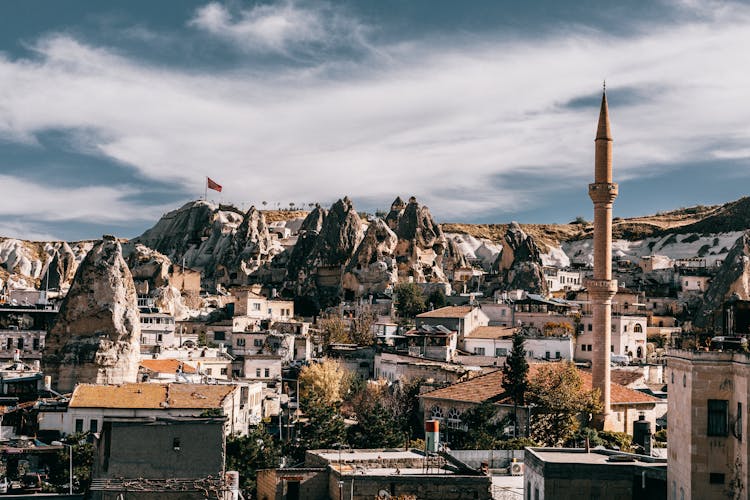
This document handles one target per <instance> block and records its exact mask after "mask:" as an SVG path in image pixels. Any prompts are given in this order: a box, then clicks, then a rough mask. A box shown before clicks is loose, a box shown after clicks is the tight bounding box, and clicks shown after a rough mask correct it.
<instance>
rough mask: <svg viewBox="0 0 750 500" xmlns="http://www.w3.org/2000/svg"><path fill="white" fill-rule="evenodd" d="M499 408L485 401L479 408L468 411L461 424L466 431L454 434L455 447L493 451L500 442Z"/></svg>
mask: <svg viewBox="0 0 750 500" xmlns="http://www.w3.org/2000/svg"><path fill="white" fill-rule="evenodd" d="M496 416H497V407H496V406H495V403H493V402H492V401H483V402H482V403H481V404H479V405H478V406H475V407H473V408H470V409H469V410H466V411H465V412H464V414H463V415H462V417H461V422H462V423H463V424H465V425H466V431H463V432H454V433H453V436H454V438H453V443H451V444H452V445H453V446H454V447H460V448H462V449H473V450H489V449H493V448H494V447H495V445H496V444H497V442H498V441H500V426H499V425H498V423H497V422H496V418H495V417H496Z"/></svg>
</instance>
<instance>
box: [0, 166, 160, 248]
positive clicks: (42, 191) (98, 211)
mask: <svg viewBox="0 0 750 500" xmlns="http://www.w3.org/2000/svg"><path fill="white" fill-rule="evenodd" d="M0 186H2V187H1V188H0V192H1V193H2V196H0V214H3V216H5V217H17V218H25V219H31V220H44V221H52V222H60V221H83V222H92V221H96V222H104V223H120V222H126V221H131V220H148V219H150V218H152V217H154V216H157V215H158V214H159V207H149V208H143V207H137V206H134V205H132V204H130V203H128V202H127V201H126V198H127V197H128V196H131V195H133V194H135V191H134V190H133V189H132V188H130V187H128V186H83V187H78V188H72V189H70V188H55V187H50V186H43V185H40V184H37V183H33V182H29V181H25V180H23V179H19V178H16V177H12V176H8V175H0ZM161 208H163V207H161ZM6 227H20V225H19V224H17V223H15V224H6ZM31 230H32V234H33V233H34V232H36V231H37V229H33V227H32V228H31ZM24 232H25V231H24Z"/></svg>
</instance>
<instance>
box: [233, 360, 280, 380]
mask: <svg viewBox="0 0 750 500" xmlns="http://www.w3.org/2000/svg"><path fill="white" fill-rule="evenodd" d="M239 362H240V363H241V364H242V374H243V377H244V378H246V379H250V380H255V381H262V382H265V383H268V382H275V381H276V380H277V379H280V378H281V364H282V358H281V356H276V355H273V354H253V355H249V356H245V357H244V359H242V360H239Z"/></svg>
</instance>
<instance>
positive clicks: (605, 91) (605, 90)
mask: <svg viewBox="0 0 750 500" xmlns="http://www.w3.org/2000/svg"><path fill="white" fill-rule="evenodd" d="M602 93H603V94H606V93H607V80H604V81H603V82H602Z"/></svg>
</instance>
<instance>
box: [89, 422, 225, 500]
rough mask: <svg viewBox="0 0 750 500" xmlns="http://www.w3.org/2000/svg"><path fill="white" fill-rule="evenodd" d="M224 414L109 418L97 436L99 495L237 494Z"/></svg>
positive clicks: (95, 492)
mask: <svg viewBox="0 0 750 500" xmlns="http://www.w3.org/2000/svg"><path fill="white" fill-rule="evenodd" d="M224 420H225V418H224V417H211V418H174V417H172V418H156V419H149V418H115V419H112V418H106V419H105V420H104V422H103V426H102V430H101V436H100V437H99V439H97V441H96V448H95V453H94V466H93V471H92V482H91V496H90V498H92V499H94V500H136V499H137V500H193V499H195V500H202V499H204V498H209V495H210V497H211V498H231V495H230V496H226V495H227V491H226V490H227V487H226V484H225V483H224V481H223V474H224V449H225V446H224V432H223V427H224V424H225V423H224Z"/></svg>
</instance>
